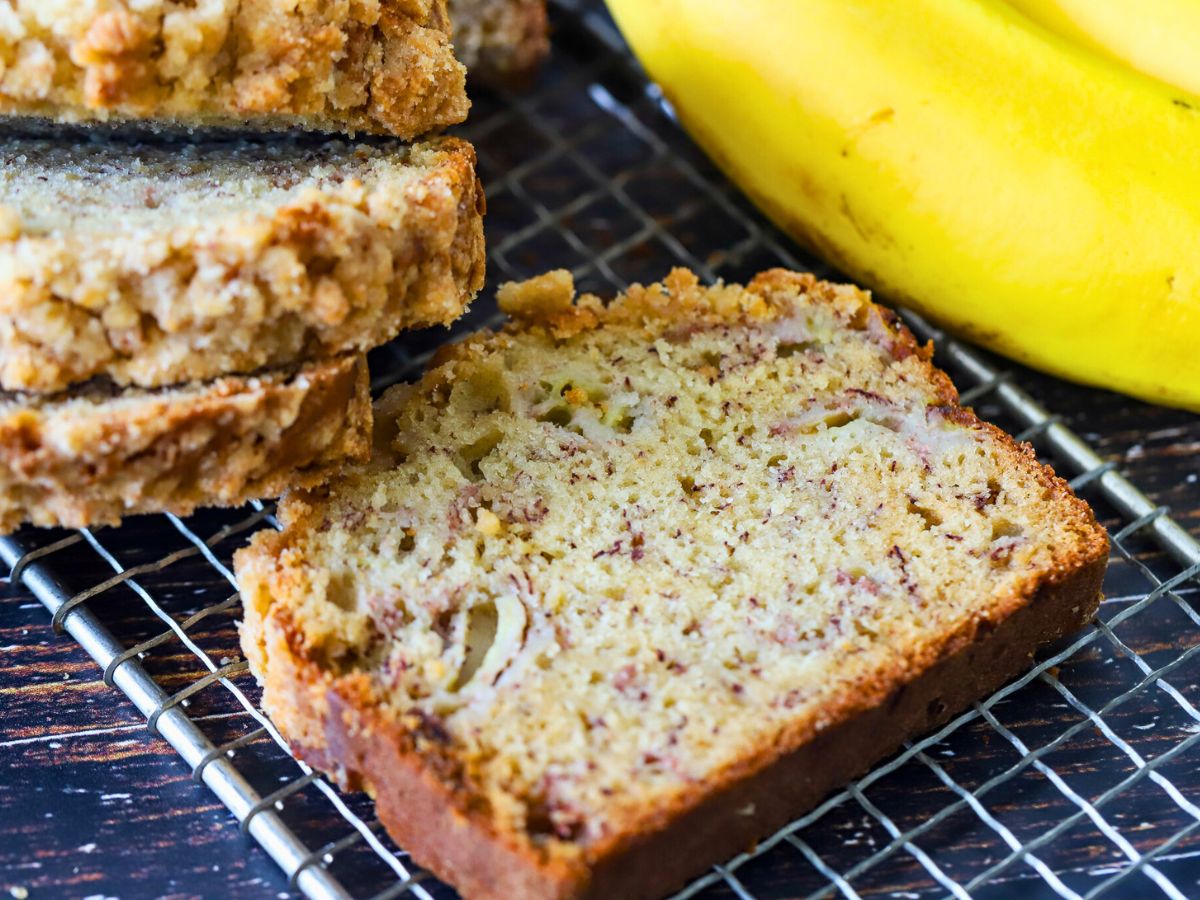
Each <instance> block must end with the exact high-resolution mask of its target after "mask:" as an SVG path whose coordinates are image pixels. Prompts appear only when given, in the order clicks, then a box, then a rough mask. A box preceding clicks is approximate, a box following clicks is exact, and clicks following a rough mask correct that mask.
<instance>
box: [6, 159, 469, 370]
mask: <svg viewBox="0 0 1200 900" xmlns="http://www.w3.org/2000/svg"><path fill="white" fill-rule="evenodd" d="M27 145H28V146H30V147H37V146H40V145H41V142H27ZM21 146H22V147H24V146H26V144H22V145H21ZM6 152H8V153H9V154H10V155H11V154H13V153H15V151H14V150H13V148H12V147H11V146H10V147H9V149H8V150H7V151H6ZM363 152H364V153H366V152H367V151H365V150H364V151H363ZM339 153H340V155H338V156H335V157H334V158H333V161H332V162H325V161H322V162H320V164H318V163H314V164H313V166H312V168H313V169H323V168H334V169H336V168H339V167H341V166H349V165H350V164H351V163H355V162H356V156H355V153H354V152H353V150H352V149H350V148H345V149H343V150H341V151H339ZM371 154H372V155H371V156H366V157H363V158H362V159H359V160H357V164H358V165H360V166H374V168H372V169H369V170H368V171H369V172H370V176H371V177H370V178H369V180H366V181H364V180H358V179H356V178H354V177H349V178H347V179H346V180H344V181H342V182H340V183H339V181H336V180H333V179H326V180H325V181H323V182H319V183H318V182H314V185H313V186H310V187H305V188H303V189H301V190H295V191H292V192H291V193H290V194H288V195H287V196H286V197H285V198H284V199H283V200H282V201H281V202H280V204H279V205H278V206H274V207H267V208H266V209H260V208H248V209H246V210H234V211H222V212H220V213H216V214H212V215H197V216H196V217H195V218H194V220H193V219H183V220H179V219H172V218H170V217H163V219H162V220H161V221H160V220H158V219H155V218H152V217H146V218H142V219H137V220H135V221H130V222H124V221H120V220H118V221H116V222H114V224H113V227H112V229H111V231H109V232H108V233H105V234H99V235H98V234H95V233H94V232H93V231H91V230H87V229H80V230H78V231H73V230H71V228H70V226H68V227H66V228H62V229H56V230H55V231H53V232H52V233H50V234H44V233H37V232H30V233H28V234H25V235H21V224H20V222H19V220H18V221H17V222H16V223H15V229H14V228H10V232H11V231H14V230H15V232H16V235H14V239H12V240H0V388H3V389H5V390H29V391H57V390H63V389H65V388H67V387H68V386H70V385H72V384H80V383H83V382H86V381H88V380H90V379H92V378H95V377H99V376H105V377H108V378H111V379H113V380H114V381H115V382H116V383H118V384H134V385H138V386H141V387H158V386H163V385H170V384H177V383H181V382H184V381H189V380H205V379H210V378H215V377H218V376H221V375H226V374H232V373H242V372H253V371H256V370H258V369H260V368H264V367H276V366H286V365H291V364H294V363H296V362H298V361H300V360H303V359H311V358H317V357H323V356H330V355H336V354H340V353H345V352H351V351H365V350H369V349H371V348H373V347H375V346H378V345H380V344H383V343H385V342H386V341H388V340H390V339H391V338H393V337H395V336H396V334H397V333H399V332H400V331H401V330H402V329H406V328H415V327H421V326H427V325H440V324H449V323H450V322H452V321H454V320H455V319H457V318H458V317H459V316H460V315H461V314H462V312H463V311H464V309H465V308H466V305H467V304H468V303H469V302H470V300H471V299H472V298H473V297H474V296H475V294H476V293H477V292H478V291H479V289H480V288H481V287H482V285H483V275H484V265H485V252H484V242H483V221H482V220H483V212H484V199H483V191H482V188H481V186H480V184H479V181H478V178H477V177H476V174H475V152H474V149H473V148H472V147H471V145H470V144H468V143H466V142H465V141H461V140H458V139H455V138H445V139H440V140H437V141H433V142H430V143H427V144H421V145H417V146H416V147H414V148H412V149H411V150H410V149H403V150H391V151H386V152H384V151H371ZM135 156H136V158H137V159H138V161H139V163H140V162H141V156H140V155H138V154H132V155H131V157H130V158H131V159H132V158H134V157H135ZM343 157H345V161H343ZM122 158H123V157H122ZM301 158H302V157H301ZM226 168H228V169H229V170H230V172H229V174H230V177H239V178H247V177H250V176H251V175H254V176H255V177H259V176H257V175H255V172H256V171H257V170H256V168H255V166H254V165H252V164H250V163H245V164H243V163H239V162H237V161H236V159H234V160H232V161H230V162H229V163H228V164H227V165H226ZM300 168H301V169H302V170H303V168H304V167H303V165H301V166H300ZM351 172H353V170H352V169H351ZM16 177H18V178H19V177H20V176H19V175H18V176H16ZM263 177H265V176H263ZM165 178H166V176H164V179H165ZM150 189H151V188H147V190H150ZM67 202H70V201H69V200H68V201H67ZM50 205H51V201H48V202H47V204H46V205H45V206H44V207H43V208H42V209H43V210H44V209H47V208H49V206H50ZM8 212H9V214H10V218H11V217H12V215H13V211H12V210H11V209H9V211H8ZM39 212H40V210H39ZM11 224H13V223H11V222H10V225H11Z"/></svg>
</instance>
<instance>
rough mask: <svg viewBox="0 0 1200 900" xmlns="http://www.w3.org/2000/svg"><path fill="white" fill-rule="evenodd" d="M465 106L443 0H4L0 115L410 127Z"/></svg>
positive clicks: (457, 117) (427, 127)
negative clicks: (301, 0) (236, 0)
mask: <svg viewBox="0 0 1200 900" xmlns="http://www.w3.org/2000/svg"><path fill="white" fill-rule="evenodd" d="M468 109H469V103H468V102H467V96H466V89H465V72H464V70H463V67H462V65H461V64H460V63H459V62H458V61H456V60H455V58H454V51H453V48H452V46H451V43H450V23H449V17H448V15H447V12H446V2H445V0H411V2H401V0H328V2H320V3H318V2H312V0H305V2H296V0H241V2H234V0H193V2H188V3H179V2H173V0H4V2H3V3H0V116H7V117H22V118H27V117H34V118H40V119H50V120H55V121H59V122H91V121H121V120H135V121H141V122H149V123H153V124H154V125H157V126H182V127H187V128H192V127H195V126H214V125H216V126H227V127H250V128H253V129H255V130H258V131H262V130H267V129H271V130H273V129H279V128H292V127H300V128H305V129H308V130H316V131H339V132H349V133H354V132H367V133H378V134H390V135H393V136H395V137H399V138H403V139H406V140H408V139H412V138H417V137H420V136H421V135H423V134H426V133H428V132H430V131H435V130H438V129H440V128H443V127H445V126H447V125H453V124H456V123H458V122H461V121H462V120H463V119H465V118H466V115H467V110H468Z"/></svg>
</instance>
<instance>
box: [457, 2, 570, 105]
mask: <svg viewBox="0 0 1200 900" xmlns="http://www.w3.org/2000/svg"><path fill="white" fill-rule="evenodd" d="M450 21H451V22H453V23H454V52H455V54H456V55H457V56H458V58H459V59H460V60H461V61H462V63H463V65H465V66H466V67H467V71H468V72H469V73H470V75H471V78H472V79H473V80H478V81H479V82H480V83H483V84H496V85H504V86H510V87H519V86H521V85H522V84H523V83H525V82H527V81H528V80H529V79H530V78H531V77H532V76H533V74H534V72H536V71H537V68H538V66H539V65H540V64H541V62H542V60H543V59H545V57H546V54H547V53H549V52H550V40H549V36H548V34H547V21H546V0H450Z"/></svg>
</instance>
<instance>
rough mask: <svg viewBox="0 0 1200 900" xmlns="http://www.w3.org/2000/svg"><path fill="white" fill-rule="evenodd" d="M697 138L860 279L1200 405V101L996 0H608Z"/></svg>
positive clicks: (1057, 361)
mask: <svg viewBox="0 0 1200 900" xmlns="http://www.w3.org/2000/svg"><path fill="white" fill-rule="evenodd" d="M609 2H610V6H611V8H612V10H613V12H614V14H615V15H616V18H617V21H618V23H619V25H620V26H621V28H622V30H623V31H624V33H625V35H626V36H627V38H628V39H629V41H630V43H631V44H632V46H633V48H634V50H635V51H636V52H637V54H638V55H639V57H640V58H641V60H642V62H643V63H644V64H645V66H646V68H647V70H648V71H649V72H650V74H651V76H652V77H654V78H655V79H656V80H657V81H658V82H659V83H660V84H661V85H662V87H663V89H664V91H665V93H666V95H667V96H668V97H669V99H670V100H671V102H672V103H673V104H674V106H675V108H676V109H677V111H678V113H679V115H680V118H681V120H682V121H683V123H684V124H685V126H686V127H687V128H688V129H689V130H690V131H691V133H692V134H693V136H694V137H695V138H696V139H697V140H698V141H699V143H700V144H701V145H702V146H704V147H705V148H706V149H707V150H708V151H709V152H710V154H711V155H712V156H713V157H714V159H716V160H717V162H718V163H719V164H720V165H721V166H722V167H723V168H724V169H725V170H726V171H727V172H728V173H729V174H730V176H731V177H732V178H733V179H734V180H735V181H737V182H738V183H739V184H740V185H741V187H742V188H743V189H744V190H746V191H747V193H748V194H749V195H750V196H751V197H752V198H753V199H754V200H755V201H756V202H757V203H758V204H759V205H760V206H761V207H762V208H763V209H764V210H765V211H766V212H767V213H768V214H769V215H770V216H771V217H772V218H774V220H775V221H776V222H778V223H779V224H780V225H781V226H782V227H783V228H784V229H786V230H787V231H789V232H790V233H791V234H793V235H795V236H796V237H798V238H800V239H802V240H804V241H806V242H807V243H809V244H810V245H812V246H814V247H815V248H816V249H817V250H819V251H821V252H823V253H824V254H825V255H826V256H827V257H828V258H829V259H831V260H832V261H833V262H835V263H836V264H838V265H839V266H840V267H841V268H843V269H844V270H845V271H847V272H848V273H849V274H850V275H852V276H853V277H855V278H857V279H858V280H860V281H862V282H864V283H866V284H867V285H869V286H872V287H875V288H877V289H879V290H880V291H881V292H883V293H884V294H885V295H886V296H888V297H891V298H894V299H896V300H898V301H901V302H903V303H906V304H908V305H910V306H912V307H914V308H916V309H918V310H920V311H922V312H924V313H926V314H927V315H929V316H930V317H932V318H934V319H935V320H937V321H939V322H940V323H942V324H944V325H947V326H949V327H950V328H952V329H953V330H956V331H958V332H960V333H962V334H965V335H966V336H968V337H970V338H973V339H974V340H976V341H978V342H980V343H982V344H985V345H987V346H989V347H992V348H994V349H996V350H998V351H1000V352H1003V353H1006V354H1008V355H1010V356H1012V357H1014V358H1016V359H1019V360H1022V361H1024V362H1027V363H1030V364H1032V365H1035V366H1038V367H1040V368H1042V369H1045V370H1047V371H1049V372H1053V373H1055V374H1058V375H1061V376H1065V377H1068V378H1072V379H1075V380H1078V381H1082V382H1086V383H1089V384H1095V385H1101V386H1105V387H1110V388H1116V389H1118V390H1122V391H1125V392H1127V393H1130V394H1134V395H1136V396H1139V397H1143V398H1146V399H1148V400H1153V401H1156V402H1161V403H1169V404H1173V405H1178V406H1184V407H1189V408H1192V409H1196V410H1200V103H1197V104H1193V103H1192V101H1191V100H1190V99H1188V98H1185V97H1181V96H1179V94H1178V92H1177V91H1173V90H1172V89H1170V88H1168V87H1166V86H1164V85H1161V84H1159V83H1158V82H1156V81H1152V80H1150V79H1147V78H1144V77H1143V76H1141V75H1139V74H1137V73H1135V72H1132V71H1128V70H1126V69H1125V68H1123V67H1120V66H1115V65H1113V64H1112V63H1111V62H1110V61H1108V60H1105V59H1102V58H1100V57H1098V56H1096V55H1095V54H1094V53H1092V52H1090V51H1088V50H1086V49H1083V48H1081V47H1079V46H1077V45H1075V44H1073V43H1071V42H1069V41H1067V40H1065V39H1063V38H1062V37H1061V36H1060V35H1056V34H1054V33H1051V32H1049V31H1047V30H1045V29H1043V28H1040V27H1038V26H1036V25H1035V24H1033V23H1032V22H1031V21H1030V20H1029V19H1027V18H1026V17H1024V16H1023V15H1021V14H1020V13H1018V12H1017V11H1015V10H1014V9H1012V8H1011V7H1009V6H1007V5H1006V4H1005V3H1004V2H1003V0H909V2H906V3H896V2H894V0H742V2H739V3H729V2H727V0H609Z"/></svg>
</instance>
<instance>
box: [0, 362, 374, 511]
mask: <svg viewBox="0 0 1200 900" xmlns="http://www.w3.org/2000/svg"><path fill="white" fill-rule="evenodd" d="M370 444H371V397H370V392H369V388H368V380H367V361H366V359H365V358H364V357H362V356H345V357H341V358H338V359H330V360H320V361H315V362H311V363H308V364H306V365H304V366H301V367H298V368H295V369H291V370H280V371H269V372H263V373H260V374H257V375H253V376H247V377H227V378H220V379H217V380H215V381H212V382H207V383H203V384H191V385H186V386H183V387H178V388H170V389H165V390H141V389H137V388H126V389H124V390H121V389H115V388H113V387H112V386H111V385H105V384H102V383H94V384H90V385H87V386H86V387H84V388H80V389H77V390H74V391H71V392H67V393H62V394H53V395H44V394H2V393H0V534H5V533H7V532H9V531H12V530H14V529H15V528H17V527H18V526H19V525H21V524H23V523H25V522H32V523H33V524H35V525H41V526H61V527H66V528H87V527H91V526H94V525H115V524H117V523H118V522H119V521H120V520H121V518H122V517H124V516H129V515H134V514H137V513H150V512H172V513H176V514H178V515H187V514H188V513H190V512H192V511H193V510H194V509H196V508H197V507H200V506H240V505H242V504H243V503H246V502H247V501H249V500H252V499H255V498H259V497H274V496H278V495H279V494H280V493H282V492H283V491H284V490H285V489H287V488H288V487H292V486H314V485H316V484H318V483H319V482H321V481H323V480H324V479H326V478H328V477H329V476H330V475H332V474H333V473H334V472H335V471H337V470H338V469H339V468H340V467H342V466H344V465H346V464H347V463H348V462H361V461H364V460H366V459H367V458H368V457H369V455H370V453H369V451H370Z"/></svg>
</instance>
